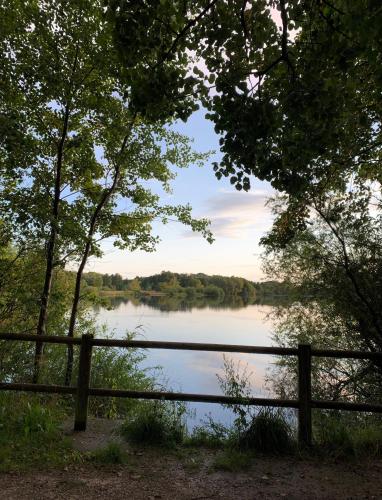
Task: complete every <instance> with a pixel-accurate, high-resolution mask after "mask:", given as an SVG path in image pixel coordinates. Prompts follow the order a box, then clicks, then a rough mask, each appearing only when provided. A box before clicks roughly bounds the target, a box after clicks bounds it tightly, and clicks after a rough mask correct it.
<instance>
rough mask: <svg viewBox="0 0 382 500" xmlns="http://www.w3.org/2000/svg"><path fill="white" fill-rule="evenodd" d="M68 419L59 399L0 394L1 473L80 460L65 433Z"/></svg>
mask: <svg viewBox="0 0 382 500" xmlns="http://www.w3.org/2000/svg"><path fill="white" fill-rule="evenodd" d="M64 418H65V412H64V409H63V408H62V405H60V404H59V403H58V402H57V399H56V398H52V397H46V398H41V397H38V396H35V395H29V394H28V395H24V394H16V393H5V392H3V393H0V470H1V471H7V470H15V469H28V468H36V467H39V466H42V465H43V466H44V467H46V466H52V467H55V466H61V465H64V464H67V463H72V462H75V461H77V460H78V459H79V454H78V453H76V452H75V451H74V450H73V449H72V447H71V442H70V439H69V438H66V437H65V436H64V435H63V432H62V430H61V424H62V422H63V419H64Z"/></svg>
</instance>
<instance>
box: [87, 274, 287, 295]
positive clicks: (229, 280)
mask: <svg viewBox="0 0 382 500" xmlns="http://www.w3.org/2000/svg"><path fill="white" fill-rule="evenodd" d="M83 279H84V282H85V283H86V285H87V286H90V287H94V288H98V289H103V290H107V289H110V290H120V291H134V292H150V291H156V292H164V293H166V294H169V295H179V294H183V295H184V294H185V295H187V296H191V297H193V296H199V297H200V296H207V297H212V298H217V299H221V300H222V299H223V298H224V297H232V296H233V297H235V296H238V297H242V298H243V299H244V300H250V299H254V298H255V297H256V293H257V291H259V293H261V291H262V284H261V283H260V284H259V283H253V282H251V281H249V280H246V279H244V278H239V277H236V276H230V277H228V276H219V275H213V276H208V275H206V274H203V273H198V274H184V273H182V274H180V273H172V272H170V271H162V272H161V273H160V274H155V275H153V276H145V277H138V276H137V277H135V278H134V279H132V280H129V279H123V278H122V276H121V275H120V274H111V275H109V274H99V273H85V274H84V276H83ZM274 289H275V290H276V291H277V290H278V287H277V284H275V285H274ZM267 292H268V289H267V290H266V291H265V293H267Z"/></svg>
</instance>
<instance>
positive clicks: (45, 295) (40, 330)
mask: <svg viewBox="0 0 382 500" xmlns="http://www.w3.org/2000/svg"><path fill="white" fill-rule="evenodd" d="M78 54H79V45H78V44H77V47H76V52H75V55H74V60H73V65H72V68H71V74H70V80H69V87H68V94H67V95H68V97H67V100H66V105H65V113H64V122H63V127H62V133H61V138H60V142H59V144H58V151H57V162H56V177H55V183H54V198H53V207H52V222H51V229H50V236H49V240H48V244H47V256H46V269H45V281H44V288H43V291H42V294H41V302H40V313H39V318H38V323H37V332H36V333H37V335H45V334H46V323H47V318H48V307H49V301H50V296H51V291H52V281H53V270H54V265H55V263H54V258H55V250H56V242H57V234H58V221H59V210H60V201H61V185H62V164H63V158H64V146H65V141H66V139H67V135H68V126H69V116H70V106H71V97H70V96H71V95H72V91H73V84H74V74H75V71H76V68H77V63H78ZM42 354H43V343H42V342H36V348H35V357H34V372H33V382H34V383H37V382H38V379H39V374H40V368H41V358H42Z"/></svg>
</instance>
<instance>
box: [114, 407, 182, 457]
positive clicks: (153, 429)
mask: <svg viewBox="0 0 382 500" xmlns="http://www.w3.org/2000/svg"><path fill="white" fill-rule="evenodd" d="M185 413H186V408H185V406H184V405H183V404H181V403H177V402H165V401H144V402H142V403H141V404H140V405H138V406H137V407H136V408H135V409H134V411H133V412H132V414H130V415H129V416H128V418H127V419H126V420H125V422H124V424H123V425H122V427H121V434H122V435H123V436H124V437H125V438H127V439H128V440H129V441H131V442H133V443H135V444H145V445H150V446H161V447H164V448H173V447H174V446H176V445H179V444H181V443H183V441H184V439H185V437H186V426H185V422H184V415H185Z"/></svg>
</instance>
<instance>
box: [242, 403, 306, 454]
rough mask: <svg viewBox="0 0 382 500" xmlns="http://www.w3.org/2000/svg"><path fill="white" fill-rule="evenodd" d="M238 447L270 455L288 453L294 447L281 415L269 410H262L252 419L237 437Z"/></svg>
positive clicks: (285, 422)
mask: <svg viewBox="0 0 382 500" xmlns="http://www.w3.org/2000/svg"><path fill="white" fill-rule="evenodd" d="M238 445H239V447H240V448H241V449H246V450H254V451H257V452H261V453H271V454H285V453H290V452H292V451H293V450H294V449H295V447H296V445H295V443H294V441H293V438H292V429H291V426H290V424H289V423H288V422H287V420H286V418H285V416H284V415H283V413H281V412H280V411H275V410H270V409H262V410H260V411H259V413H258V414H257V415H255V416H254V417H253V419H252V421H251V422H250V424H249V426H248V427H247V429H245V430H244V432H242V433H241V434H240V436H239V437H238Z"/></svg>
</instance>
